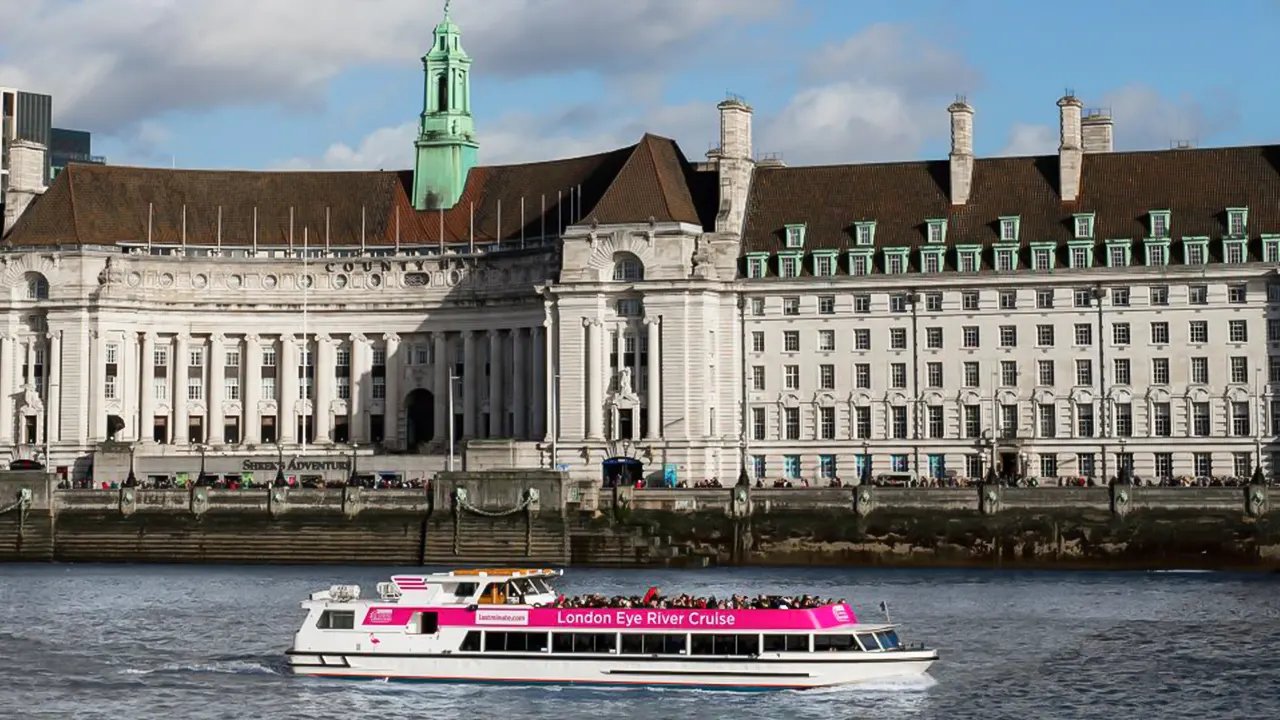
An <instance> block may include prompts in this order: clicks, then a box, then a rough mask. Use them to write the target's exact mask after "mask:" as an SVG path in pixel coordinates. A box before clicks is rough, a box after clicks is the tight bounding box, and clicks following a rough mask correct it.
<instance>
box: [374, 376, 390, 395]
mask: <svg viewBox="0 0 1280 720" xmlns="http://www.w3.org/2000/svg"><path fill="white" fill-rule="evenodd" d="M372 390H373V399H374V400H385V399H386V398H387V378H386V377H384V376H380V375H375V376H374V377H373V385H372Z"/></svg>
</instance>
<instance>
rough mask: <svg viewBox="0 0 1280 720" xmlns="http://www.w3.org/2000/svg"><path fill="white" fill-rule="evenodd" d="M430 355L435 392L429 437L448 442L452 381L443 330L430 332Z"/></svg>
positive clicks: (437, 441)
mask: <svg viewBox="0 0 1280 720" xmlns="http://www.w3.org/2000/svg"><path fill="white" fill-rule="evenodd" d="M431 342H432V344H433V347H432V349H431V357H432V360H433V362H434V364H433V365H432V366H431V372H432V375H433V376H434V377H433V379H432V381H431V386H432V390H433V391H434V393H435V398H434V399H435V401H436V406H435V419H434V420H433V422H432V425H434V426H435V434H434V436H433V437H432V438H431V440H432V441H433V442H436V443H439V442H442V441H443V442H444V443H446V444H447V443H448V442H449V394H450V393H452V392H453V381H452V380H450V379H449V376H450V375H452V374H453V373H451V372H450V364H451V363H450V360H451V358H450V357H448V351H449V343H448V341H447V340H446V338H445V334H444V333H443V332H438V331H437V332H434V333H432V334H431Z"/></svg>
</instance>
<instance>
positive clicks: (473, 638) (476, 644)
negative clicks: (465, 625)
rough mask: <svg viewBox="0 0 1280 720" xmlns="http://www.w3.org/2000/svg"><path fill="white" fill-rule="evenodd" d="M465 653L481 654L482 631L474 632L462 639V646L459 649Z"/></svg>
mask: <svg viewBox="0 0 1280 720" xmlns="http://www.w3.org/2000/svg"><path fill="white" fill-rule="evenodd" d="M458 649H459V650H461V651H463V652H480V631H479V630H472V631H471V632H468V633H467V636H466V637H464V638H463V639H462V646H461V647H459V648H458Z"/></svg>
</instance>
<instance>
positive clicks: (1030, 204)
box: [742, 146, 1280, 252]
mask: <svg viewBox="0 0 1280 720" xmlns="http://www.w3.org/2000/svg"><path fill="white" fill-rule="evenodd" d="M974 165H975V167H974V172H973V187H972V192H971V194H970V198H969V202H968V203H967V204H965V205H963V206H952V205H951V202H950V199H949V194H948V193H949V186H950V171H949V169H948V164H947V161H945V160H943V161H926V162H907V163H889V164H870V165H841V166H824V167H794V168H763V169H759V170H757V171H756V173H755V177H754V179H753V182H752V188H751V197H750V201H749V206H748V214H747V223H746V228H745V230H744V238H743V239H744V242H743V245H742V247H743V251H744V252H774V251H777V250H780V249H782V248H783V245H784V243H783V230H784V227H785V226H786V225H788V224H796V223H804V224H806V231H805V246H806V249H810V250H816V249H836V250H843V249H847V248H849V247H850V246H851V245H852V242H853V227H854V223H855V222H857V221H860V220H874V221H875V222H876V244H877V245H879V246H885V247H893V246H899V247H901V246H914V245H917V244H919V243H922V242H924V240H925V232H926V227H925V221H926V220H930V219H936V218H946V219H947V220H948V221H949V222H948V241H949V242H950V243H951V244H953V245H954V244H973V245H977V244H982V245H990V244H993V243H995V242H997V241H998V239H999V235H998V232H999V227H998V226H999V218H1000V217H1001V216H1002V215H1018V216H1020V218H1021V223H1020V225H1021V232H1020V237H1021V240H1022V242H1023V244H1024V245H1025V244H1027V243H1032V242H1040V241H1058V242H1063V241H1066V240H1069V239H1071V238H1072V229H1073V228H1072V216H1073V214H1075V213H1081V212H1093V213H1095V214H1096V215H1095V217H1096V220H1095V232H1094V235H1095V237H1097V238H1098V239H1099V241H1102V240H1106V239H1108V238H1133V239H1137V238H1142V237H1145V235H1146V232H1147V221H1148V213H1149V212H1150V211H1152V210H1169V211H1171V220H1170V228H1171V233H1172V235H1173V236H1174V237H1175V238H1180V237H1182V236H1184V235H1207V236H1210V237H1220V236H1221V235H1222V234H1223V233H1224V230H1225V226H1226V209H1227V208H1229V207H1247V208H1249V228H1250V234H1252V235H1256V234H1257V233H1258V232H1280V146H1265V147H1236V148H1211V149H1203V150H1167V151H1158V152H1128V153H1100V154H1090V155H1085V156H1084V166H1083V170H1082V176H1081V194H1080V197H1079V198H1078V200H1077V201H1076V202H1074V203H1064V202H1062V200H1061V195H1060V194H1059V192H1058V158H1057V156H1056V155H1050V156H1043V157H1022V158H992V159H980V160H977V161H976V162H975V164H974Z"/></svg>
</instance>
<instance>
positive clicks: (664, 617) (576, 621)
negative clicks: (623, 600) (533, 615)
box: [556, 610, 738, 628]
mask: <svg viewBox="0 0 1280 720" xmlns="http://www.w3.org/2000/svg"><path fill="white" fill-rule="evenodd" d="M737 620H738V619H737V618H736V617H735V616H733V615H732V614H729V613H717V612H699V611H697V610H694V611H691V612H687V613H682V612H663V611H661V610H557V611H556V623H558V624H562V625H607V626H611V627H612V626H619V627H625V628H631V627H671V628H689V627H733V626H734V624H735V623H736V622H737Z"/></svg>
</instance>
